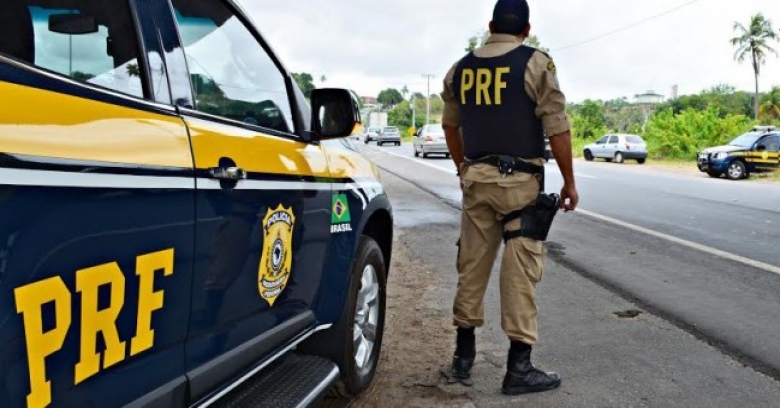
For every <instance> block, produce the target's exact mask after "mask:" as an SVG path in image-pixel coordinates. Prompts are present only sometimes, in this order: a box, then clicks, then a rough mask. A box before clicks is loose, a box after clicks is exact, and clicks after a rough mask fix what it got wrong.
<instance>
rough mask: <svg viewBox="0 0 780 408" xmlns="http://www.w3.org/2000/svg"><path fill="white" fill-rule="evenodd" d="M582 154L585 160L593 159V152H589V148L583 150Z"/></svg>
mask: <svg viewBox="0 0 780 408" xmlns="http://www.w3.org/2000/svg"><path fill="white" fill-rule="evenodd" d="M584 156H585V160H587V161H593V153H591V152H590V150H585V153H584Z"/></svg>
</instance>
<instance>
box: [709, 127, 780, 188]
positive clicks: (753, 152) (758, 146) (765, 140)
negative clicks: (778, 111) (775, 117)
mask: <svg viewBox="0 0 780 408" xmlns="http://www.w3.org/2000/svg"><path fill="white" fill-rule="evenodd" d="M696 157H697V166H698V168H699V171H701V172H704V173H707V174H708V175H709V176H710V177H715V178H717V177H720V176H721V175H724V174H725V175H726V178H729V179H731V180H739V179H744V178H747V177H748V176H749V175H750V173H753V172H762V171H773V170H778V169H780V129H778V128H776V127H773V126H756V127H754V128H752V129H750V130H749V131H748V132H745V133H743V134H742V135H739V136H738V137H736V138H735V139H733V140H732V141H730V142H729V143H728V144H727V145H725V146H717V147H711V148H708V149H704V150H702V151H700V152H698V153H697V156H696Z"/></svg>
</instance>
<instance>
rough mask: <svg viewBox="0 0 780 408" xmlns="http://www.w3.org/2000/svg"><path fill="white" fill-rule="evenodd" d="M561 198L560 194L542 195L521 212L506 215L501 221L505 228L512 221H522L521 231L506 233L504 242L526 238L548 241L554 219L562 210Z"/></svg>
mask: <svg viewBox="0 0 780 408" xmlns="http://www.w3.org/2000/svg"><path fill="white" fill-rule="evenodd" d="M560 203H561V197H560V196H559V195H558V194H544V193H540V194H539V195H538V196H537V197H536V202H534V203H533V204H531V205H529V206H527V207H525V208H523V209H522V210H519V211H514V212H511V213H509V214H507V215H506V217H504V218H503V220H501V222H502V224H503V225H504V227H506V224H508V223H509V222H510V221H514V220H516V219H518V218H519V219H520V224H521V225H520V229H519V230H516V231H504V242H506V241H509V240H510V239H514V238H518V237H525V238H530V239H535V240H538V241H546V240H547V234H549V232H550V228H551V227H552V223H553V219H554V218H555V215H556V214H557V213H558V210H559V209H560Z"/></svg>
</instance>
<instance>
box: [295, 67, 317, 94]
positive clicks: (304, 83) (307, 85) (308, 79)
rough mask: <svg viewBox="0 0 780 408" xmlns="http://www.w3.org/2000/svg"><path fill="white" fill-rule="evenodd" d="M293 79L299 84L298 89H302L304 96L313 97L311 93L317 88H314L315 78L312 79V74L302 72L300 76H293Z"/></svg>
mask: <svg viewBox="0 0 780 408" xmlns="http://www.w3.org/2000/svg"><path fill="white" fill-rule="evenodd" d="M292 77H293V79H295V82H296V83H297V84H298V87H300V88H301V92H303V95H304V96H306V97H307V98H309V97H311V91H313V90H314V88H316V87H315V86H314V78H312V76H311V74H309V73H306V72H302V73H300V74H297V73H293V74H292Z"/></svg>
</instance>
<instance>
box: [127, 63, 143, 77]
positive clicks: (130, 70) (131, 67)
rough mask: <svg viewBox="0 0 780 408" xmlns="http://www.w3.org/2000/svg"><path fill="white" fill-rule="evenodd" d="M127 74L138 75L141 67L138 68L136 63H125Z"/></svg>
mask: <svg viewBox="0 0 780 408" xmlns="http://www.w3.org/2000/svg"><path fill="white" fill-rule="evenodd" d="M127 76H129V77H140V76H141V68H138V64H127Z"/></svg>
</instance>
